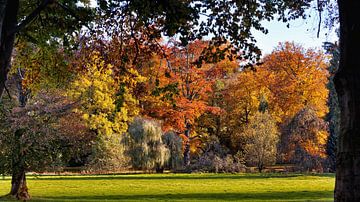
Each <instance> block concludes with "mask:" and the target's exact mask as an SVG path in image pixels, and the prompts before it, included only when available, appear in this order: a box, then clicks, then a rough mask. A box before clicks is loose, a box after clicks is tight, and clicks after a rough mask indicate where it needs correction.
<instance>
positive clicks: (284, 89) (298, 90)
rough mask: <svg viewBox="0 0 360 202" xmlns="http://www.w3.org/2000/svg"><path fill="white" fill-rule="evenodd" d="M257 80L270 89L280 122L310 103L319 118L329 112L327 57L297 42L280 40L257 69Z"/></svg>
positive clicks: (272, 108)
mask: <svg viewBox="0 0 360 202" xmlns="http://www.w3.org/2000/svg"><path fill="white" fill-rule="evenodd" d="M256 77H257V80H258V81H259V83H261V84H262V85H263V86H264V87H265V88H267V89H269V91H270V93H269V95H268V103H269V111H270V113H271V114H272V115H273V116H274V117H275V118H276V120H277V121H278V122H282V121H284V120H285V119H287V118H290V117H293V116H294V115H295V114H296V113H297V112H298V111H299V110H301V109H303V108H304V107H306V106H311V107H312V108H313V109H314V110H315V112H316V113H317V115H318V116H319V117H324V116H325V115H326V113H327V112H328V107H327V95H328V89H327V87H326V84H327V82H328V71H327V64H326V56H325V55H324V54H323V53H322V52H320V51H316V50H312V49H307V50H306V49H304V48H303V47H301V46H299V45H297V44H295V43H289V42H285V43H280V44H279V46H278V47H277V48H276V49H275V50H274V51H273V52H272V53H271V54H269V55H267V56H265V58H264V59H263V65H262V66H260V67H258V68H257V74H256Z"/></svg>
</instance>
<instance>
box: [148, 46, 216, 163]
mask: <svg viewBox="0 0 360 202" xmlns="http://www.w3.org/2000/svg"><path fill="white" fill-rule="evenodd" d="M206 46H207V44H206V42H202V41H197V42H195V43H191V44H189V45H188V46H187V47H186V48H183V49H180V48H178V47H171V49H170V50H169V51H170V54H169V59H168V60H169V64H168V63H166V62H164V63H165V64H164V63H162V66H159V69H158V71H157V72H156V74H155V75H152V76H150V77H153V80H155V82H154V83H153V84H152V86H149V87H150V89H151V90H150V91H151V96H147V99H146V100H144V101H145V102H144V103H147V107H146V110H145V111H144V113H146V114H147V115H149V116H153V117H156V118H159V119H162V120H164V123H163V125H164V128H167V129H173V130H175V131H177V132H179V133H180V134H183V135H182V137H183V138H184V165H185V166H188V165H189V164H190V140H191V139H192V138H191V129H192V128H193V127H194V126H195V124H196V120H197V118H199V117H200V116H201V115H202V114H203V113H204V112H206V111H212V112H215V111H216V110H217V108H216V107H212V106H210V105H209V104H208V102H207V99H208V94H209V93H210V92H211V90H212V84H213V82H214V80H213V79H211V77H210V76H208V75H209V72H210V71H209V70H210V69H211V68H210V66H207V65H206V64H204V65H203V67H202V68H197V66H196V64H194V62H195V61H196V60H197V59H198V57H199V56H200V54H201V51H202V50H203V49H204V47H206ZM164 61H165V60H164ZM150 85H151V84H150Z"/></svg>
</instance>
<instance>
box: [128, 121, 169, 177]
mask: <svg viewBox="0 0 360 202" xmlns="http://www.w3.org/2000/svg"><path fill="white" fill-rule="evenodd" d="M162 134H163V133H162V130H161V127H160V126H159V124H157V123H156V122H154V121H151V120H147V119H143V118H136V119H135V120H134V121H133V122H132V123H131V124H130V125H129V130H128V135H126V138H125V142H126V145H127V147H128V148H127V152H126V153H127V155H128V156H129V157H130V159H131V160H130V163H131V165H132V167H133V168H135V169H141V170H147V171H149V170H156V172H162V171H163V169H164V165H165V164H166V163H167V161H168V159H169V157H170V153H169V149H168V148H167V147H166V145H165V144H164V143H163V141H162Z"/></svg>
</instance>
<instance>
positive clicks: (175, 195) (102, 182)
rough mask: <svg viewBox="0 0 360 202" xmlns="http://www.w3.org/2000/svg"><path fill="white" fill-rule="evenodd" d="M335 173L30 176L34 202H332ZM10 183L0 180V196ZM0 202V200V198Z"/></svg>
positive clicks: (8, 180)
mask: <svg viewBox="0 0 360 202" xmlns="http://www.w3.org/2000/svg"><path fill="white" fill-rule="evenodd" d="M334 181H335V179H334V175H331V174H327V175H325V174H324V175H300V174H288V175H284V174H276V175H274V174H272V175H269V174H263V175H260V174H161V175H160V174H150V175H148V174H139V175H96V176H39V177H34V176H29V177H28V186H29V189H30V194H31V196H32V199H33V200H34V201H314V200H319V201H332V197H333V188H334ZM9 189H10V179H9V178H5V180H1V179H0V195H5V194H6V193H7V192H8V191H9ZM0 200H1V199H0Z"/></svg>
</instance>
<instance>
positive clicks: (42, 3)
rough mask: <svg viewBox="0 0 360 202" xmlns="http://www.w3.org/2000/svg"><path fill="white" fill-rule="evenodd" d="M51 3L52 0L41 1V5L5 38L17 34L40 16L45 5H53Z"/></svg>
mask: <svg viewBox="0 0 360 202" xmlns="http://www.w3.org/2000/svg"><path fill="white" fill-rule="evenodd" d="M53 2H54V0H43V1H42V2H41V4H40V5H39V6H38V7H37V8H36V9H35V10H34V11H33V12H32V13H30V15H28V16H27V17H26V18H25V19H24V20H23V21H21V23H20V24H18V25H17V26H16V27H14V28H13V29H11V30H10V31H9V32H8V33H7V36H11V35H12V34H15V33H17V32H19V31H20V30H21V29H23V28H25V27H26V25H28V24H30V23H31V22H32V21H33V20H34V19H35V18H36V17H37V16H38V15H39V14H40V12H41V11H42V10H44V9H45V8H46V6H47V5H49V4H51V3H53Z"/></svg>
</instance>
